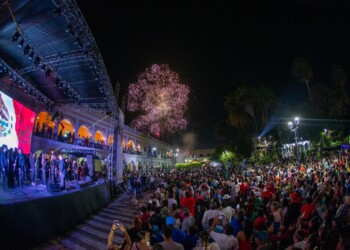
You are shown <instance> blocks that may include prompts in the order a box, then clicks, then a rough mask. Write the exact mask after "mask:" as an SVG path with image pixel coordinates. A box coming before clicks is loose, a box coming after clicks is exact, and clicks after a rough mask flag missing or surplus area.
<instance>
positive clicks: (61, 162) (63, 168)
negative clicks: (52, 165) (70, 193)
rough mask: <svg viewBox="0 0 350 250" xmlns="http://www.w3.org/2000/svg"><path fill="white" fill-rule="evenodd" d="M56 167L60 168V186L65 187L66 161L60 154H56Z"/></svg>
mask: <svg viewBox="0 0 350 250" xmlns="http://www.w3.org/2000/svg"><path fill="white" fill-rule="evenodd" d="M58 169H59V170H60V180H61V182H60V188H61V189H62V190H63V189H65V179H66V163H65V160H64V159H63V157H62V155H59V156H58Z"/></svg>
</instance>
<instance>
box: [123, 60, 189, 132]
mask: <svg viewBox="0 0 350 250" xmlns="http://www.w3.org/2000/svg"><path fill="white" fill-rule="evenodd" d="M189 93H190V89H189V87H188V86H187V85H185V84H182V83H180V78H179V75H178V74H177V73H176V72H174V71H172V70H170V68H169V66H168V65H167V64H162V65H157V64H153V65H152V66H151V67H149V68H146V69H145V71H144V72H142V73H141V74H139V75H138V78H137V82H136V83H131V84H130V85H129V91H128V96H129V99H128V105H127V108H128V111H131V112H138V116H137V117H136V118H135V119H134V120H133V121H132V122H131V126H132V127H134V128H136V129H138V130H140V131H143V132H149V133H150V134H152V135H155V136H157V137H160V135H163V134H166V133H168V134H172V133H174V132H176V131H178V130H181V129H185V128H186V126H187V120H186V119H185V118H184V115H185V112H186V110H187V102H188V96H189Z"/></svg>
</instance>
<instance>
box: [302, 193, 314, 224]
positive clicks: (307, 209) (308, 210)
mask: <svg viewBox="0 0 350 250" xmlns="http://www.w3.org/2000/svg"><path fill="white" fill-rule="evenodd" d="M305 201H306V203H305V204H304V205H303V206H302V207H301V209H300V212H301V213H304V216H303V217H302V219H303V220H308V219H310V216H311V215H312V214H313V213H314V212H315V211H316V207H315V205H314V204H312V199H311V197H306V199H305Z"/></svg>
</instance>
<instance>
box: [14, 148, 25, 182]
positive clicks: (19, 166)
mask: <svg viewBox="0 0 350 250" xmlns="http://www.w3.org/2000/svg"><path fill="white" fill-rule="evenodd" d="M15 164H16V166H15V177H16V179H17V183H18V184H17V185H19V186H21V187H23V178H24V169H25V166H26V162H25V159H24V154H23V150H22V149H21V148H19V149H18V152H17V154H16V160H15Z"/></svg>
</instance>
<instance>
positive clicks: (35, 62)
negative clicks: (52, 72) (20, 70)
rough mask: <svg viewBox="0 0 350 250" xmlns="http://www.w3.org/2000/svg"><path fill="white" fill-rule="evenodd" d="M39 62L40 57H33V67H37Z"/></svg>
mask: <svg viewBox="0 0 350 250" xmlns="http://www.w3.org/2000/svg"><path fill="white" fill-rule="evenodd" d="M40 61H41V59H40V57H38V56H37V57H35V60H34V65H35V67H39V64H40Z"/></svg>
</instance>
